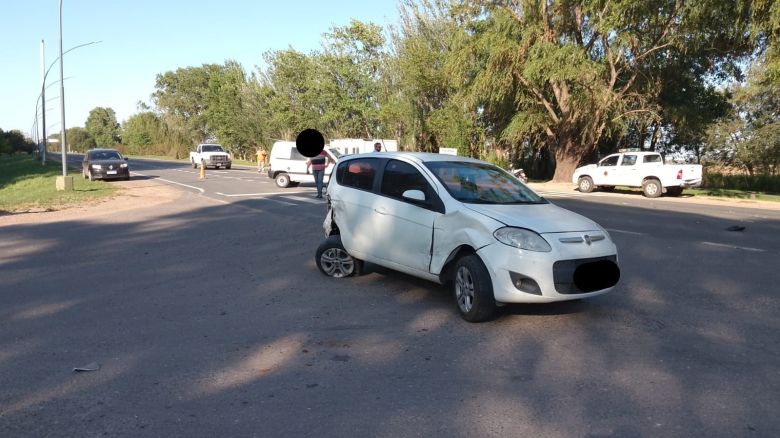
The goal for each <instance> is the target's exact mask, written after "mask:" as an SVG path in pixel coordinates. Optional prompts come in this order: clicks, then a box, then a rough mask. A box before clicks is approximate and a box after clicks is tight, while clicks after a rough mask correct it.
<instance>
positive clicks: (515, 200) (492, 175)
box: [425, 161, 547, 204]
mask: <svg viewBox="0 0 780 438" xmlns="http://www.w3.org/2000/svg"><path fill="white" fill-rule="evenodd" d="M425 166H426V167H427V168H428V169H430V170H431V172H433V174H434V175H436V178H438V179H439V181H441V183H442V184H443V185H444V187H446V188H447V191H448V192H449V193H450V195H452V197H453V198H455V199H457V200H458V201H461V202H466V203H473V204H542V203H546V202H547V201H545V200H544V198H542V197H541V196H539V195H537V194H536V193H534V192H533V191H532V190H531V189H529V188H528V187H526V186H525V185H524V184H523V183H521V182H520V181H518V180H517V178H515V177H513V176H512V175H510V174H508V173H507V172H505V171H503V170H501V169H499V168H498V167H496V166H493V165H490V164H483V163H470V162H463V161H429V162H426V163H425Z"/></svg>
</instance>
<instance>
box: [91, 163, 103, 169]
mask: <svg viewBox="0 0 780 438" xmlns="http://www.w3.org/2000/svg"><path fill="white" fill-rule="evenodd" d="M92 168H93V169H98V170H100V169H102V167H101V166H100V164H93V165H92Z"/></svg>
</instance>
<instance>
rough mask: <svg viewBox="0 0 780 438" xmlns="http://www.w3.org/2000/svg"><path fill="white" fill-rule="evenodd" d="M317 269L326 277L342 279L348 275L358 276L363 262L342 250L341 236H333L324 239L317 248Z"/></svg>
mask: <svg viewBox="0 0 780 438" xmlns="http://www.w3.org/2000/svg"><path fill="white" fill-rule="evenodd" d="M315 261H316V263H317V268H318V269H319V270H320V272H322V273H323V274H325V275H327V276H328V277H334V278H343V277H349V276H350V275H360V272H361V271H362V270H363V261H361V260H358V259H356V258H354V257H352V256H351V255H349V253H348V252H347V250H345V249H344V245H342V244H341V236H340V235H338V234H334V235H332V236H329V237H328V238H327V239H325V241H324V242H322V243H321V244H320V246H319V247H318V248H317V254H316V259H315Z"/></svg>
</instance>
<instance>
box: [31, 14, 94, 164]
mask: <svg viewBox="0 0 780 438" xmlns="http://www.w3.org/2000/svg"><path fill="white" fill-rule="evenodd" d="M60 7H62V5H61V4H60ZM61 23H62V20H61V19H60V25H61ZM101 42H102V41H90V42H88V43H84V44H79V45H78V46H74V47H71V48H70V49H68V50H66V51H65V52H63V53H62V55H60V56H58V57H57V58H56V59H55V60H54V61H52V63H51V64H50V65H49V68H47V69H46V71H45V72H44V71H43V66H44V65H46V62H45V60H44V42H43V40H41V76H42V79H41V92H40V94H38V100H37V101H36V103H35V119H36V120H38V103H40V102H41V100H43V103H42V106H43V109H44V111H45V110H46V89H47V88H49V87H51V86H52V85H54V84H56V83H58V82H61V81H55V82H53V83H51V84H49V85H48V86H47V85H46V78H47V77H49V71H51V69H52V67H54V64H56V63H57V61H59V60H60V59H61V58H62V56H63V55H65V54H67V53H68V52H70V51H72V50H76V49H78V48H81V47H84V46H89V45H92V44H98V43H101ZM60 43H62V41H60ZM60 48H62V46H60ZM65 79H68V78H65ZM44 114H45V113H44ZM43 117H44V119H43V123H42V124H41V126H42V129H43V133H42V135H41V137H42V138H44V139H45V138H46V118H45V116H43ZM36 132H37V131H36ZM46 146H47V144H46V142H45V141H44V143H43V150H42V154H41V156H42V160H43V163H44V164H46Z"/></svg>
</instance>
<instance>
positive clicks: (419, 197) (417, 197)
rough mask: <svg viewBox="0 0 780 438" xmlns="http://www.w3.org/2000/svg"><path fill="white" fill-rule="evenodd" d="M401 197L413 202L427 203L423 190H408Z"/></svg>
mask: <svg viewBox="0 0 780 438" xmlns="http://www.w3.org/2000/svg"><path fill="white" fill-rule="evenodd" d="M401 196H403V198H404V199H410V200H413V201H423V202H424V201H425V193H423V192H422V190H407V191H405V192H404V193H403V194H402V195H401Z"/></svg>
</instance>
